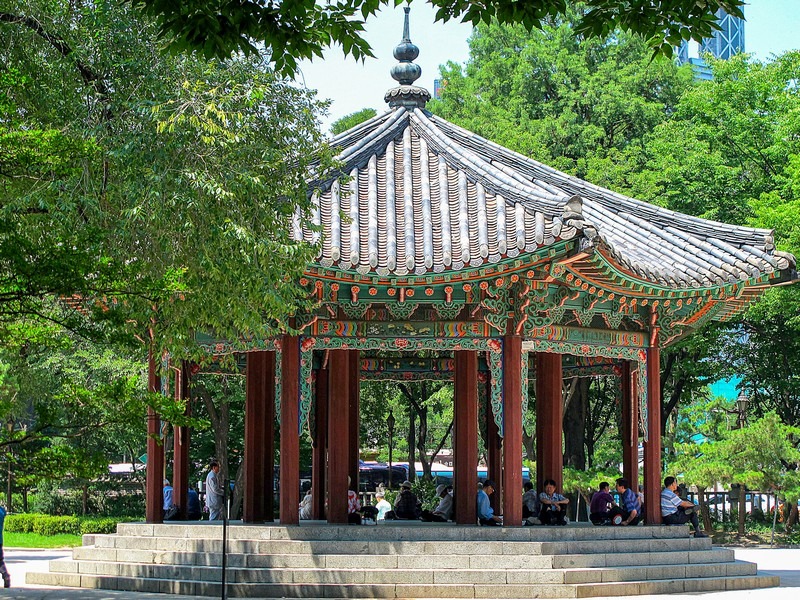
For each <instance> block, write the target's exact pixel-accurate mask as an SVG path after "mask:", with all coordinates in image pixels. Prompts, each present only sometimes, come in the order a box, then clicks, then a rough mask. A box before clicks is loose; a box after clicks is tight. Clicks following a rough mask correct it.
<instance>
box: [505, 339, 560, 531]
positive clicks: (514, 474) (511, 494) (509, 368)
mask: <svg viewBox="0 0 800 600" xmlns="http://www.w3.org/2000/svg"><path fill="white" fill-rule="evenodd" d="M524 356H525V355H523V353H522V338H521V337H520V336H518V335H507V336H505V338H504V339H503V471H504V473H505V488H504V492H505V493H504V495H503V524H505V525H512V526H513V525H522V360H523V357H524ZM556 356H558V355H556ZM558 358H559V366H560V365H561V362H560V359H561V357H560V356H558ZM560 391H561V388H560V383H559V396H560ZM559 402H560V398H559Z"/></svg>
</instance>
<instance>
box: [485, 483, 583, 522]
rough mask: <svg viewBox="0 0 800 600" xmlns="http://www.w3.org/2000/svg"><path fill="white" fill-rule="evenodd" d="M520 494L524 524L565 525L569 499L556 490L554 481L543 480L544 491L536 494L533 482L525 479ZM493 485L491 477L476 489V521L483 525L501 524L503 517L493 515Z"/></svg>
mask: <svg viewBox="0 0 800 600" xmlns="http://www.w3.org/2000/svg"><path fill="white" fill-rule="evenodd" d="M524 488H525V493H524V494H523V495H522V518H523V519H524V524H525V525H566V524H567V506H568V505H569V499H568V498H565V497H564V496H562V495H561V494H559V493H558V492H556V482H555V481H554V480H552V479H546V480H545V481H544V491H543V492H542V493H540V494H538V495H537V494H536V491H535V490H534V489H533V483H531V482H530V481H526V482H525V485H524ZM494 489H495V485H494V482H493V481H492V480H491V479H487V480H486V481H484V482H483V486H482V487H481V489H479V490H478V523H479V524H481V525H485V526H496V525H502V524H503V517H502V516H501V515H495V514H494V510H493V509H492V506H491V503H490V501H489V496H491V495H492V494H493V493H494Z"/></svg>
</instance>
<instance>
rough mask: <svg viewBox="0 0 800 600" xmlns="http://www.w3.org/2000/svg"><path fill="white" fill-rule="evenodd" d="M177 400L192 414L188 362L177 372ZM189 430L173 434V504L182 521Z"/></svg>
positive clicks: (184, 504)
mask: <svg viewBox="0 0 800 600" xmlns="http://www.w3.org/2000/svg"><path fill="white" fill-rule="evenodd" d="M175 399H176V400H178V401H179V402H180V401H182V402H184V406H185V408H184V411H183V414H184V415H185V416H187V417H188V416H189V415H190V414H191V410H192V409H191V406H190V403H189V368H188V364H187V363H186V361H181V367H180V369H179V370H177V371H175ZM189 439H190V435H189V428H188V427H187V426H186V425H183V426H181V427H175V431H174V432H173V451H172V460H173V462H172V489H173V496H172V498H173V503H175V504H176V505H177V506H178V507H180V517H181V519H185V518H186V508H187V506H186V505H187V503H188V501H189V485H190V483H189Z"/></svg>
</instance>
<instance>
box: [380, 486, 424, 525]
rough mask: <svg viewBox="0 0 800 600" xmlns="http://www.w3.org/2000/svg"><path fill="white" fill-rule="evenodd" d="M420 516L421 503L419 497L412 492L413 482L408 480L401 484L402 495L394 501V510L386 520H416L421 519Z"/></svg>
mask: <svg viewBox="0 0 800 600" xmlns="http://www.w3.org/2000/svg"><path fill="white" fill-rule="evenodd" d="M419 515H420V502H419V500H417V496H416V495H415V494H414V492H412V491H411V482H410V481H408V480H407V479H406V480H405V481H404V482H403V483H401V484H400V493H399V494H397V498H396V499H395V501H394V510H393V511H390V512H389V513H387V515H386V519H390V518H394V519H404V520H414V521H416V520H417V519H419Z"/></svg>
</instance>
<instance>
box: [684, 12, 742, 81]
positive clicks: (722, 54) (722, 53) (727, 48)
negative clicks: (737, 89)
mask: <svg viewBox="0 0 800 600" xmlns="http://www.w3.org/2000/svg"><path fill="white" fill-rule="evenodd" d="M717 23H718V24H719V26H720V29H719V30H718V31H715V32H714V35H712V36H711V37H710V38H706V39H704V40H703V41H702V42H701V43H700V44H698V43H697V42H694V41H692V42H687V41H684V42H683V43H682V44H681V45H680V47H679V48H678V50H677V55H678V64H681V65H685V64H686V63H689V64H691V65H692V69H693V70H694V76H695V79H698V80H706V81H707V80H710V79H711V77H712V75H711V69H710V68H709V67H708V65H707V64H706V63H705V61H704V60H703V55H704V54H711V55H712V56H714V57H716V58H722V59H729V58H731V57H732V56H734V55H735V54H738V53H740V52H744V51H745V45H744V19H740V18H738V17H734V16H732V15H729V14H728V13H726V12H725V11H724V10H723V9H719V10H718V11H717Z"/></svg>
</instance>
